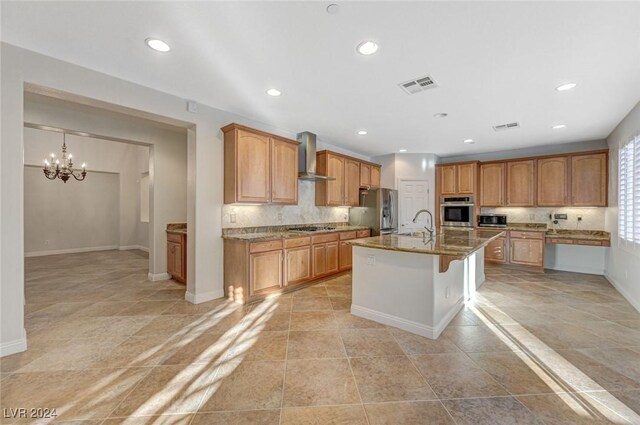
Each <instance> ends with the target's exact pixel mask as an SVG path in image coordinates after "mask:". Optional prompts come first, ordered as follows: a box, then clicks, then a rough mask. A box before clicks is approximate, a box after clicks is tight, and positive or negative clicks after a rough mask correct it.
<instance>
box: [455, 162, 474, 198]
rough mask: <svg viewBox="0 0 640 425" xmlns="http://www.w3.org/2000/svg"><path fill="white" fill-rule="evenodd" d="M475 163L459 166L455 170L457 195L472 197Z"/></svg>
mask: <svg viewBox="0 0 640 425" xmlns="http://www.w3.org/2000/svg"><path fill="white" fill-rule="evenodd" d="M477 167H478V165H477V164H476V163H470V164H460V165H458V166H457V169H456V180H457V193H458V194H459V195H473V194H474V193H475V191H476V176H477Z"/></svg>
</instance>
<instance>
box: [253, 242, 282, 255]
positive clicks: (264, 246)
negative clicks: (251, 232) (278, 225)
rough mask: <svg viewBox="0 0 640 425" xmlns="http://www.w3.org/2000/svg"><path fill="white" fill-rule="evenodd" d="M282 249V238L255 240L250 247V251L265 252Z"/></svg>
mask: <svg viewBox="0 0 640 425" xmlns="http://www.w3.org/2000/svg"><path fill="white" fill-rule="evenodd" d="M277 249H282V239H280V240H276V241H265V242H253V243H252V244H251V245H250V247H249V252H251V253H254V252H265V251H275V250H277Z"/></svg>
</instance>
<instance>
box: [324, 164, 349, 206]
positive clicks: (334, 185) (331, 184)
mask: <svg viewBox="0 0 640 425" xmlns="http://www.w3.org/2000/svg"><path fill="white" fill-rule="evenodd" d="M344 163H345V160H344V158H343V157H341V156H336V155H332V154H327V176H329V177H335V180H331V181H328V182H326V183H327V205H344V201H345V199H344V198H345V195H344V187H345V186H344V185H345V177H344Z"/></svg>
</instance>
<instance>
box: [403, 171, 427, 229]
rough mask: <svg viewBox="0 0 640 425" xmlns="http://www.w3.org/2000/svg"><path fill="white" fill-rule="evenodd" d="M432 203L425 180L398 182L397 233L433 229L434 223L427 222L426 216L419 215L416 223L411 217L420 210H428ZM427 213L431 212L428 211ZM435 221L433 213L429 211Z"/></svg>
mask: <svg viewBox="0 0 640 425" xmlns="http://www.w3.org/2000/svg"><path fill="white" fill-rule="evenodd" d="M432 203H433V202H431V201H430V200H429V182H428V181H427V180H400V181H399V184H398V213H399V214H398V221H399V222H400V228H399V229H398V232H399V233H406V232H411V231H414V230H424V228H425V226H426V227H432V226H433V227H435V222H434V223H430V222H429V220H430V219H429V216H428V214H426V213H425V214H420V217H418V220H417V222H416V223H414V222H413V217H414V216H415V215H416V213H417V212H418V211H420V210H421V209H425V208H426V209H429V205H431V204H432ZM429 211H431V210H430V209H429ZM431 213H432V214H433V216H434V220H435V212H434V211H431Z"/></svg>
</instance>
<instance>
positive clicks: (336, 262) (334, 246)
mask: <svg viewBox="0 0 640 425" xmlns="http://www.w3.org/2000/svg"><path fill="white" fill-rule="evenodd" d="M326 252H327V274H331V273H337V272H338V271H339V270H340V245H339V243H338V242H337V241H336V242H328V243H327V251H326Z"/></svg>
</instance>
